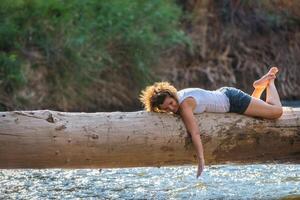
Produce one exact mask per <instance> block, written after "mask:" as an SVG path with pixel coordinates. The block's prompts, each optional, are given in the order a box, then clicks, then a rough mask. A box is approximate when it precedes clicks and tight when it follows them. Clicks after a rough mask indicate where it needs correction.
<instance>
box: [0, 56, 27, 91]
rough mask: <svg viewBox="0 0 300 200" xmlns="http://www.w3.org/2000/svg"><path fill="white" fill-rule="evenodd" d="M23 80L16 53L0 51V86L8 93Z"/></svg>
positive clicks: (22, 82)
mask: <svg viewBox="0 0 300 200" xmlns="http://www.w3.org/2000/svg"><path fill="white" fill-rule="evenodd" d="M25 82H26V80H25V77H24V76H23V73H22V70H21V67H20V61H19V60H18V59H17V57H16V55H14V54H6V53H3V52H0V87H2V88H3V89H4V90H5V91H6V92H8V93H10V92H13V90H14V89H15V88H18V87H19V86H21V85H22V84H24V83H25Z"/></svg>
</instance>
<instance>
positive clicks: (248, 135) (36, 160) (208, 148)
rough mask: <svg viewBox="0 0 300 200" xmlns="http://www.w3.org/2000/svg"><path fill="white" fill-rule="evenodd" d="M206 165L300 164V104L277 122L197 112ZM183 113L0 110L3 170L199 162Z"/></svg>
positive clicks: (0, 156) (0, 145)
mask: <svg viewBox="0 0 300 200" xmlns="http://www.w3.org/2000/svg"><path fill="white" fill-rule="evenodd" d="M196 119H197V120H198V123H199V127H200V132H201V138H202V142H203V145H204V155H205V160H206V164H221V163H228V162H234V163H254V162H276V163H278V162H292V163H300V109H298V108H290V107H285V108H284V114H283V116H282V117H281V118H280V119H278V120H263V119H258V118H251V117H246V116H243V115H238V114H234V113H225V114H224V113H203V114H198V115H196ZM195 163H197V160H196V152H195V150H194V147H193V144H192V140H191V138H190V137H189V136H188V135H187V133H186V129H185V127H184V124H183V122H182V121H181V118H180V117H179V116H174V115H169V114H159V113H147V112H144V111H139V112H112V113H103V112H102V113H100V112H99V113H68V112H56V111H51V110H35V111H13V112H0V168H10V169H12V168H110V167H142V166H168V165H183V164H195Z"/></svg>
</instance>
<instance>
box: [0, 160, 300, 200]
mask: <svg viewBox="0 0 300 200" xmlns="http://www.w3.org/2000/svg"><path fill="white" fill-rule="evenodd" d="M195 175H196V166H180V167H161V168H152V167H147V168H131V169H130V168H125V169H102V170H96V169H93V170H92V169H80V170H66V169H64V170H62V169H46V170H1V172H0V185H1V188H0V194H1V195H0V198H1V199H281V198H283V197H289V199H293V197H296V196H298V198H300V165H295V164H255V165H234V164H230V165H229V164H226V165H212V166H206V168H205V169H204V171H203V174H202V175H201V177H200V178H198V179H196V177H195Z"/></svg>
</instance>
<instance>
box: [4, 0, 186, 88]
mask: <svg viewBox="0 0 300 200" xmlns="http://www.w3.org/2000/svg"><path fill="white" fill-rule="evenodd" d="M180 16H181V10H180V8H179V7H178V6H177V5H176V4H175V3H174V2H173V1H160V0H153V1H131V0H113V1H98V0H85V1H80V0H65V1H62V0H44V1H43V0H17V1H10V0H2V1H1V3H0V49H1V51H2V54H1V59H2V60H3V63H6V64H5V66H6V67H4V68H5V69H8V68H7V67H8V62H15V61H11V60H10V55H11V53H12V52H16V55H17V56H18V57H20V59H18V62H19V61H22V60H30V62H32V63H33V64H36V61H35V60H32V58H29V57H28V52H30V51H32V49H35V50H37V51H39V53H40V54H41V55H42V57H43V62H42V63H43V64H42V65H40V66H45V67H47V69H48V71H49V77H48V79H49V82H52V83H51V84H53V86H54V87H55V85H60V87H59V88H63V86H64V85H67V84H74V85H76V84H77V83H85V82H86V83H88V80H90V78H91V80H92V77H93V76H95V75H96V74H97V73H101V71H102V70H104V69H107V68H111V67H113V68H114V69H116V70H123V69H124V68H126V69H129V70H130V71H131V72H132V74H133V77H134V80H135V81H137V82H139V83H144V82H145V81H147V80H149V79H150V76H149V74H150V73H149V72H150V71H151V66H152V65H153V64H154V63H155V62H156V61H157V60H158V58H159V56H160V53H161V51H162V50H164V49H166V48H168V47H170V46H171V45H174V44H184V43H186V42H187V41H188V38H187V37H186V36H185V35H184V33H183V32H182V31H181V30H180V28H179V27H178V23H179V19H180ZM33 59H34V58H33ZM16 62H17V61H16ZM17 65H18V64H16V63H15V65H14V66H15V67H14V69H15V70H8V71H10V72H9V73H10V74H11V73H16V76H15V77H19V75H17V74H20V72H17V71H18V70H19V69H20V68H19V67H16V66H17ZM18 66H19V65H18ZM1 67H2V68H3V66H1ZM4 68H3V69H4ZM17 69H18V70H17ZM2 71H5V72H4V73H8V71H7V70H2ZM9 77H10V78H9ZM2 79H4V82H6V83H7V84H10V85H14V84H13V83H12V81H13V80H14V79H12V78H11V76H10V75H8V74H2V76H1V80H2ZM18 79H19V78H18ZM79 85H81V84H79Z"/></svg>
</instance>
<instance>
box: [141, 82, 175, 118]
mask: <svg viewBox="0 0 300 200" xmlns="http://www.w3.org/2000/svg"><path fill="white" fill-rule="evenodd" d="M167 96H170V97H173V98H174V99H175V100H176V101H177V102H178V96H177V89H176V88H175V87H174V86H173V85H171V84H170V83H169V82H155V83H154V84H153V85H151V86H147V87H146V88H145V89H144V90H142V92H141V94H140V98H139V99H140V101H141V102H142V104H143V106H144V108H145V110H146V111H148V112H163V111H162V110H161V109H159V105H161V104H163V102H164V100H165V98H166V97H167Z"/></svg>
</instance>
